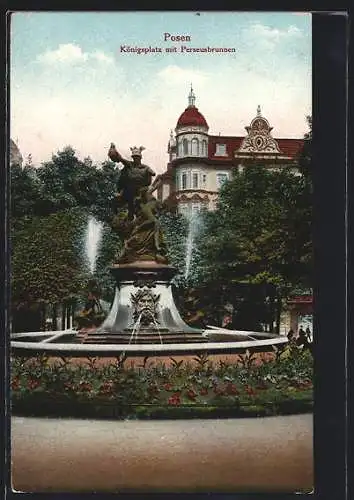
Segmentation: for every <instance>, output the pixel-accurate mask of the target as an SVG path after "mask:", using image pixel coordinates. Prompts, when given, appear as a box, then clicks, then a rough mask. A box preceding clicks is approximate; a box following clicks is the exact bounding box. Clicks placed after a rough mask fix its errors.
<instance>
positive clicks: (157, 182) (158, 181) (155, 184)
mask: <svg viewBox="0 0 354 500" xmlns="http://www.w3.org/2000/svg"><path fill="white" fill-rule="evenodd" d="M154 175H155V172H154ZM161 183H162V180H161V176H160V175H158V176H157V177H156V179H155V180H154V182H153V183H152V184H151V186H150V187H149V193H150V194H152V193H153V192H154V191H156V189H157V188H158V187H159V186H160V185H161Z"/></svg>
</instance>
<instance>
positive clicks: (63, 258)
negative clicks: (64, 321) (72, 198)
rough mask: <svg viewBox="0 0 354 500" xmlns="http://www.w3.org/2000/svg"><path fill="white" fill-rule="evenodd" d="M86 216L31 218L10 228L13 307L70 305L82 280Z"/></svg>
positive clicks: (61, 214)
mask: <svg viewBox="0 0 354 500" xmlns="http://www.w3.org/2000/svg"><path fill="white" fill-rule="evenodd" d="M85 226H86V217H85V214H84V213H83V212H82V210H80V209H71V210H66V211H63V212H58V213H55V214H51V215H48V216H46V217H31V218H27V219H24V220H22V221H21V223H18V224H17V225H16V228H14V227H13V228H12V235H11V285H12V290H11V291H12V305H13V307H14V308H15V309H16V308H19V307H21V306H28V307H29V306H31V305H35V304H37V305H39V304H44V303H46V304H55V303H61V302H65V301H72V300H73V299H76V298H77V297H78V293H79V292H80V290H82V283H83V280H84V279H85V261H84V258H83V255H82V252H83V250H82V241H83V235H84V231H85Z"/></svg>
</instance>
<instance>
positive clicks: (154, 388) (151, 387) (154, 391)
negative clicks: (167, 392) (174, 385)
mask: <svg viewBox="0 0 354 500" xmlns="http://www.w3.org/2000/svg"><path fill="white" fill-rule="evenodd" d="M148 392H149V393H150V394H157V393H158V392H159V388H158V387H157V385H156V384H150V385H149V386H148Z"/></svg>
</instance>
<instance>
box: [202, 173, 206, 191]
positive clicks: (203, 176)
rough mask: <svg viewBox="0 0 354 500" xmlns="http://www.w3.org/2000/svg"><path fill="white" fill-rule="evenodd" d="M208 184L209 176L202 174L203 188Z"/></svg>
mask: <svg viewBox="0 0 354 500" xmlns="http://www.w3.org/2000/svg"><path fill="white" fill-rule="evenodd" d="M206 183H207V174H202V186H203V187H204V188H205V186H206Z"/></svg>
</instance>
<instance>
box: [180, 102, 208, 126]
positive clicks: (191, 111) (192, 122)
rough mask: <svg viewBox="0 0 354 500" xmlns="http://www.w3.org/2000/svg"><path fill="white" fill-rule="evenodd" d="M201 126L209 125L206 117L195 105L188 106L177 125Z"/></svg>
mask: <svg viewBox="0 0 354 500" xmlns="http://www.w3.org/2000/svg"><path fill="white" fill-rule="evenodd" d="M186 126H200V127H206V128H209V127H208V124H207V122H206V119H205V118H204V116H203V115H202V113H201V112H200V111H199V110H198V108H196V107H195V106H188V108H186V109H185V110H184V111H183V113H182V114H181V116H180V117H179V118H178V121H177V127H186Z"/></svg>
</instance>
